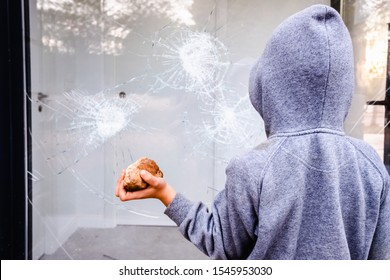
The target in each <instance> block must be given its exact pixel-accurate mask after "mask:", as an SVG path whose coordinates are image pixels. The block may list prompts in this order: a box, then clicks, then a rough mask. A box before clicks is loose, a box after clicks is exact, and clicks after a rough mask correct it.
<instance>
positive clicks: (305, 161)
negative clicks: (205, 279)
mask: <svg viewBox="0 0 390 280" xmlns="http://www.w3.org/2000/svg"><path fill="white" fill-rule="evenodd" d="M353 85H354V77H353V52H352V44H351V39H350V36H349V33H348V31H347V29H346V27H345V25H344V24H343V22H342V19H341V18H340V16H339V14H338V13H337V12H336V11H335V10H334V9H332V8H330V7H328V6H324V5H315V6H312V7H309V8H307V9H305V10H303V11H301V12H299V13H297V14H295V15H293V16H291V17H289V18H288V19H286V20H285V21H284V22H283V23H282V24H280V25H279V26H278V28H277V29H276V30H275V32H274V33H273V35H272V37H271V38H270V40H269V41H268V43H267V45H266V48H265V50H264V53H263V55H262V57H261V58H260V59H259V60H258V62H257V63H256V64H255V66H254V67H253V70H252V72H251V75H250V81H249V94H250V98H251V101H252V104H253V106H254V107H255V109H256V110H257V111H258V112H259V113H260V115H261V116H262V117H263V119H264V123H265V127H266V131H267V133H268V135H269V138H268V139H267V141H265V142H264V143H262V144H261V145H260V146H259V147H257V148H255V149H253V150H251V151H249V152H248V153H246V154H243V155H241V156H238V157H236V158H234V159H232V160H231V162H230V163H229V165H228V167H227V169H226V175H227V180H226V186H225V189H224V190H223V191H221V192H220V193H219V194H218V195H217V196H216V198H215V200H214V202H213V204H212V207H211V209H210V210H209V209H208V208H207V207H206V206H205V205H204V204H203V203H200V202H196V203H195V202H191V201H189V200H188V199H186V198H185V197H184V196H183V195H182V194H178V195H177V196H176V197H175V199H174V200H173V201H172V203H171V204H170V205H169V206H168V207H167V209H166V211H165V213H166V214H167V215H168V216H169V217H170V218H171V219H172V220H173V221H174V222H175V223H176V224H177V225H178V226H179V229H180V231H181V233H182V234H183V235H184V236H185V237H186V238H187V239H189V240H190V241H191V242H192V243H193V244H195V245H196V246H197V247H198V248H199V249H200V250H202V251H203V252H204V253H205V254H207V255H208V256H210V257H211V258H214V259H370V258H371V259H390V192H389V188H390V178H389V175H388V174H387V172H386V169H385V167H384V165H383V164H382V163H381V160H380V158H379V157H378V155H377V153H376V152H375V151H374V150H373V149H372V148H371V147H370V146H369V145H367V144H366V143H364V142H362V141H360V140H357V139H354V138H351V137H348V136H346V135H345V134H344V131H343V123H344V119H345V117H346V115H347V112H348V110H349V107H350V103H351V97H352V92H353Z"/></svg>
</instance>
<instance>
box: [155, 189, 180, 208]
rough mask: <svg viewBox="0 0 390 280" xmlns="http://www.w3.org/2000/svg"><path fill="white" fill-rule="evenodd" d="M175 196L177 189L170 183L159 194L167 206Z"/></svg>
mask: <svg viewBox="0 0 390 280" xmlns="http://www.w3.org/2000/svg"><path fill="white" fill-rule="evenodd" d="M175 196H176V191H175V190H174V189H173V188H172V187H171V186H170V185H169V184H167V185H166V186H165V188H163V189H162V190H161V192H160V193H159V194H158V197H157V198H158V199H159V200H160V201H161V202H162V203H163V204H164V205H165V207H168V205H169V204H170V203H171V202H172V201H173V199H174V198H175Z"/></svg>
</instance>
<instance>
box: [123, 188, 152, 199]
mask: <svg viewBox="0 0 390 280" xmlns="http://www.w3.org/2000/svg"><path fill="white" fill-rule="evenodd" d="M151 197H153V190H152V188H146V189H143V190H139V191H135V192H129V191H124V192H120V195H119V198H120V199H121V200H122V201H128V200H135V199H144V198H151Z"/></svg>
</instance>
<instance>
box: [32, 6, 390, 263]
mask: <svg viewBox="0 0 390 280" xmlns="http://www.w3.org/2000/svg"><path fill="white" fill-rule="evenodd" d="M388 2H389V1H365V0H360V1H358V0H356V1H352V0H350V1H344V3H343V5H342V11H341V12H342V14H343V18H344V20H345V22H346V24H347V26H348V28H349V30H350V32H351V35H352V39H353V42H354V47H355V61H356V79H357V84H356V92H355V97H354V101H353V105H352V111H351V113H350V115H349V117H348V119H347V123H346V132H347V133H348V134H350V135H352V136H354V137H357V138H360V139H365V140H366V141H368V142H369V143H370V144H372V145H373V146H375V148H376V149H377V151H378V153H380V154H381V155H382V156H383V153H384V133H385V124H386V121H385V107H384V106H371V105H369V104H372V103H369V101H372V100H382V99H383V100H384V98H385V92H386V90H385V87H386V86H385V83H386V74H387V75H388V68H387V69H386V59H387V55H388V50H387V42H388V31H387V23H389V22H390V19H389V12H388V11H389V10H390V9H389V3H388ZM317 3H322V4H328V5H329V4H330V1H313V0H299V1H281V0H277V1H255V0H250V1H234V0H218V1H206V0H198V1H195V0H156V1H151V0H136V1H125V0H100V1H93V0H34V1H30V36H31V38H30V49H31V75H32V76H31V83H32V85H31V86H32V94H31V96H32V97H31V100H30V101H31V105H32V106H31V107H32V113H31V114H32V116H31V118H32V126H31V128H30V131H29V133H30V134H31V138H32V143H33V144H32V148H31V154H30V158H31V160H32V170H30V171H29V178H30V179H31V180H32V182H33V184H32V195H31V196H30V197H29V203H30V204H31V206H32V219H33V246H32V247H33V258H34V259H40V258H43V259H83V258H84V259H85V258H87V259H131V258H137V256H138V257H139V258H143V259H148V258H160V259H161V258H170V259H175V258H186V257H187V258H192V259H194V258H198V257H199V258H201V256H200V255H188V256H185V255H183V252H182V251H183V250H187V247H183V246H184V245H183V244H182V243H178V240H177V239H178V238H182V237H179V234H178V235H172V232H171V231H167V230H169V229H170V228H171V226H174V223H173V222H172V221H171V220H169V219H168V218H167V217H166V216H165V215H164V214H163V212H164V206H163V205H162V204H161V203H160V202H159V201H155V200H144V201H132V202H127V203H123V202H120V201H119V200H118V199H117V198H116V197H115V195H114V189H115V185H116V180H117V178H118V177H119V174H120V172H121V171H122V170H123V169H125V168H126V167H127V166H128V165H129V164H131V163H133V162H134V161H136V160H137V159H138V158H140V157H143V156H146V157H149V158H152V159H154V160H155V161H156V162H157V163H158V165H159V166H160V168H161V169H162V170H163V172H164V177H165V178H166V180H167V181H168V182H169V183H170V184H171V185H172V186H174V187H175V189H176V190H177V191H178V192H181V193H183V194H184V195H186V196H187V197H188V198H190V199H191V200H195V201H196V200H201V201H203V202H205V203H206V204H210V203H211V202H212V201H213V198H214V196H215V195H216V194H217V193H218V192H219V191H220V190H221V189H223V188H224V183H225V168H226V166H227V164H228V162H229V160H230V159H231V158H232V157H233V156H234V155H237V154H240V153H243V152H245V151H246V150H248V149H251V148H253V147H255V146H257V145H259V144H260V143H261V142H263V141H264V140H265V139H266V135H265V132H264V127H263V121H262V119H261V117H260V116H259V115H258V113H257V112H256V111H255V110H254V109H253V107H252V105H251V104H250V101H249V96H248V77H249V71H250V69H251V67H252V65H253V63H254V62H255V60H256V59H257V58H258V56H259V55H260V54H261V52H262V50H263V48H264V46H265V43H266V40H267V39H268V38H269V36H270V35H271V33H272V31H273V30H274V28H275V27H276V26H277V25H278V24H279V23H280V22H281V21H282V20H284V19H285V18H286V17H288V16H289V15H291V14H293V13H295V12H297V11H299V10H301V9H303V8H305V7H308V6H310V5H312V4H317ZM386 126H387V124H386ZM118 228H120V229H121V230H122V231H121V234H122V235H120V234H118V233H117V232H116V230H117V229H118ZM139 234H142V235H146V236H149V237H150V238H157V239H153V240H155V243H159V242H160V243H164V242H166V246H168V248H169V249H168V251H170V254H168V255H166V256H163V255H158V254H156V252H157V251H161V248H158V249H157V247H153V248H154V250H153V248H151V247H150V244H149V245H148V244H145V245H142V244H141V245H142V246H144V247H142V250H141V251H137V254H138V255H137V256H135V255H129V254H130V253H131V251H135V248H134V247H132V246H133V244H134V243H139V242H140V241H139V237H137V235H139ZM164 235H165V236H166V239H164V241H161V239H158V238H162V237H161V236H164ZM182 239H183V240H184V238H182ZM183 242H186V241H183ZM115 244H117V245H115ZM115 246H121V248H122V250H120V249H118V248H117V247H115ZM175 246H176V247H177V249H175ZM181 248H185V249H181ZM188 248H190V247H188ZM175 250H176V251H175ZM193 250H196V248H194V249H193ZM126 251H127V254H126Z"/></svg>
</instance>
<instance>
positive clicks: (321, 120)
mask: <svg viewBox="0 0 390 280" xmlns="http://www.w3.org/2000/svg"><path fill="white" fill-rule="evenodd" d="M327 12H328V9H327V8H326V7H325V15H324V27H325V35H326V42H327V45H328V73H327V75H326V80H325V87H324V97H323V99H322V112H321V119H320V124H321V125H322V123H323V118H324V111H325V110H324V108H325V100H326V94H327V91H328V82H329V74H330V66H331V65H330V64H331V56H330V42H329V34H328V28H327V27H326V21H327V19H326V13H327Z"/></svg>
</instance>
